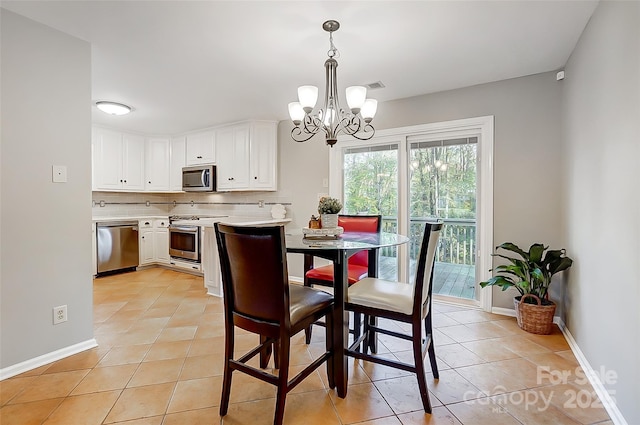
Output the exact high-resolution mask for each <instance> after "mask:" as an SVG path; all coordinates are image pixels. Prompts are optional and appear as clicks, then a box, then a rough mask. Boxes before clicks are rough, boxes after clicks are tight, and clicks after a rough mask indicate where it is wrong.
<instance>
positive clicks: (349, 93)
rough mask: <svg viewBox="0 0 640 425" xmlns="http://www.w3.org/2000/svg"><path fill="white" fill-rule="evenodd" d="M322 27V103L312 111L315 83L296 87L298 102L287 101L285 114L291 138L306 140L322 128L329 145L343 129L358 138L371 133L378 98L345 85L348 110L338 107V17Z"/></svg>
mask: <svg viewBox="0 0 640 425" xmlns="http://www.w3.org/2000/svg"><path fill="white" fill-rule="evenodd" d="M322 28H323V29H324V30H325V31H327V32H328V33H329V51H328V52H327V56H329V59H327V60H326V61H325V63H324V68H325V71H326V88H325V97H324V107H323V108H322V109H319V110H318V111H317V112H316V113H312V112H313V108H314V107H315V106H316V102H317V100H318V88H317V87H316V86H300V87H298V100H299V101H298V102H291V103H289V115H290V117H291V121H293V124H294V125H295V127H294V128H293V130H291V138H292V139H293V140H295V141H296V142H306V141H307V140H309V139H311V138H312V137H313V136H314V135H315V134H317V133H318V132H320V130H322V131H324V133H325V136H326V141H327V144H328V145H329V146H331V147H333V145H334V144H335V143H336V142H337V141H338V134H340V133H344V134H348V135H350V136H353V137H355V138H356V139H359V140H369V139H371V138H372V137H373V135H374V134H375V131H376V130H375V129H374V128H373V126H372V125H371V120H373V117H374V115H375V114H376V110H377V108H378V101H377V100H375V99H367V88H366V87H363V86H351V87H347V90H346V97H347V105H348V106H349V111H345V110H344V109H342V108H341V107H340V102H339V101H338V87H337V79H336V68H337V67H338V62H337V61H336V58H337V57H339V56H340V54H339V52H338V49H336V46H334V45H333V33H334V32H335V31H338V29H339V28H340V23H339V22H338V21H333V20H330V21H326V22H325V23H324V24H322Z"/></svg>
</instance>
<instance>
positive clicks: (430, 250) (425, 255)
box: [414, 222, 443, 314]
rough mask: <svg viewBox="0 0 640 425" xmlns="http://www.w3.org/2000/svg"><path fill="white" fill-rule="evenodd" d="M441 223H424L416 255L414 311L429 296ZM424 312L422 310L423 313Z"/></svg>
mask: <svg viewBox="0 0 640 425" xmlns="http://www.w3.org/2000/svg"><path fill="white" fill-rule="evenodd" d="M442 226H443V223H442V222H435V223H429V222H427V223H426V224H425V228H424V235H423V237H422V243H421V245H420V254H419V255H418V267H417V270H416V283H415V286H414V291H415V292H414V311H415V309H418V310H420V311H422V310H423V308H422V307H423V305H424V304H425V302H426V301H427V300H428V299H429V297H431V291H432V285H433V266H434V263H435V257H436V249H437V248H438V241H439V238H440V231H441V230H442ZM424 313H426V312H423V314H424Z"/></svg>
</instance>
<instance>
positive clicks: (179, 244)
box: [169, 224, 201, 263]
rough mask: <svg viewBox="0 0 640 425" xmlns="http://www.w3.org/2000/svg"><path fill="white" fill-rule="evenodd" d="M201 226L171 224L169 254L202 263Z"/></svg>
mask: <svg viewBox="0 0 640 425" xmlns="http://www.w3.org/2000/svg"><path fill="white" fill-rule="evenodd" d="M200 239H201V238H200V227H198V226H184V225H175V224H171V225H169V255H170V256H171V257H173V258H176V259H180V260H188V261H193V262H196V263H200Z"/></svg>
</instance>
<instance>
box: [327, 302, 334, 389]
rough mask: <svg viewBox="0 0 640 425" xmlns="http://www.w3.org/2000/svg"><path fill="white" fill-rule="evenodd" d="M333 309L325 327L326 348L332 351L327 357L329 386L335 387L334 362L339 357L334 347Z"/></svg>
mask: <svg viewBox="0 0 640 425" xmlns="http://www.w3.org/2000/svg"><path fill="white" fill-rule="evenodd" d="M333 314H334V313H333V311H331V312H330V313H328V314H327V315H326V316H325V319H324V320H325V327H326V343H325V347H326V350H327V351H329V352H330V353H331V357H329V358H328V359H327V362H326V363H327V378H328V380H329V388H331V389H333V388H335V387H336V379H335V376H334V374H333V371H334V368H333V363H334V359H336V358H337V356H336V353H335V350H334V349H333V332H334V329H333V324H334V320H333Z"/></svg>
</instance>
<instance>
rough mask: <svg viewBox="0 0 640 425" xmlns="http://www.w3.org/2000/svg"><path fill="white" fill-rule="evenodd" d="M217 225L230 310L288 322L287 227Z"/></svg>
mask: <svg viewBox="0 0 640 425" xmlns="http://www.w3.org/2000/svg"><path fill="white" fill-rule="evenodd" d="M215 227H216V238H217V240H218V252H219V253H220V268H221V271H222V286H223V294H224V301H225V309H226V310H228V311H227V312H228V313H232V314H233V313H235V314H240V315H243V316H247V317H251V318H254V319H259V320H263V321H265V322H270V323H278V324H280V325H288V322H289V320H288V319H289V286H288V284H287V283H288V277H287V276H288V272H287V257H286V247H285V244H284V240H285V237H284V228H283V227H282V226H268V227H244V226H228V225H223V224H220V223H216V225H215ZM285 322H286V324H285Z"/></svg>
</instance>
